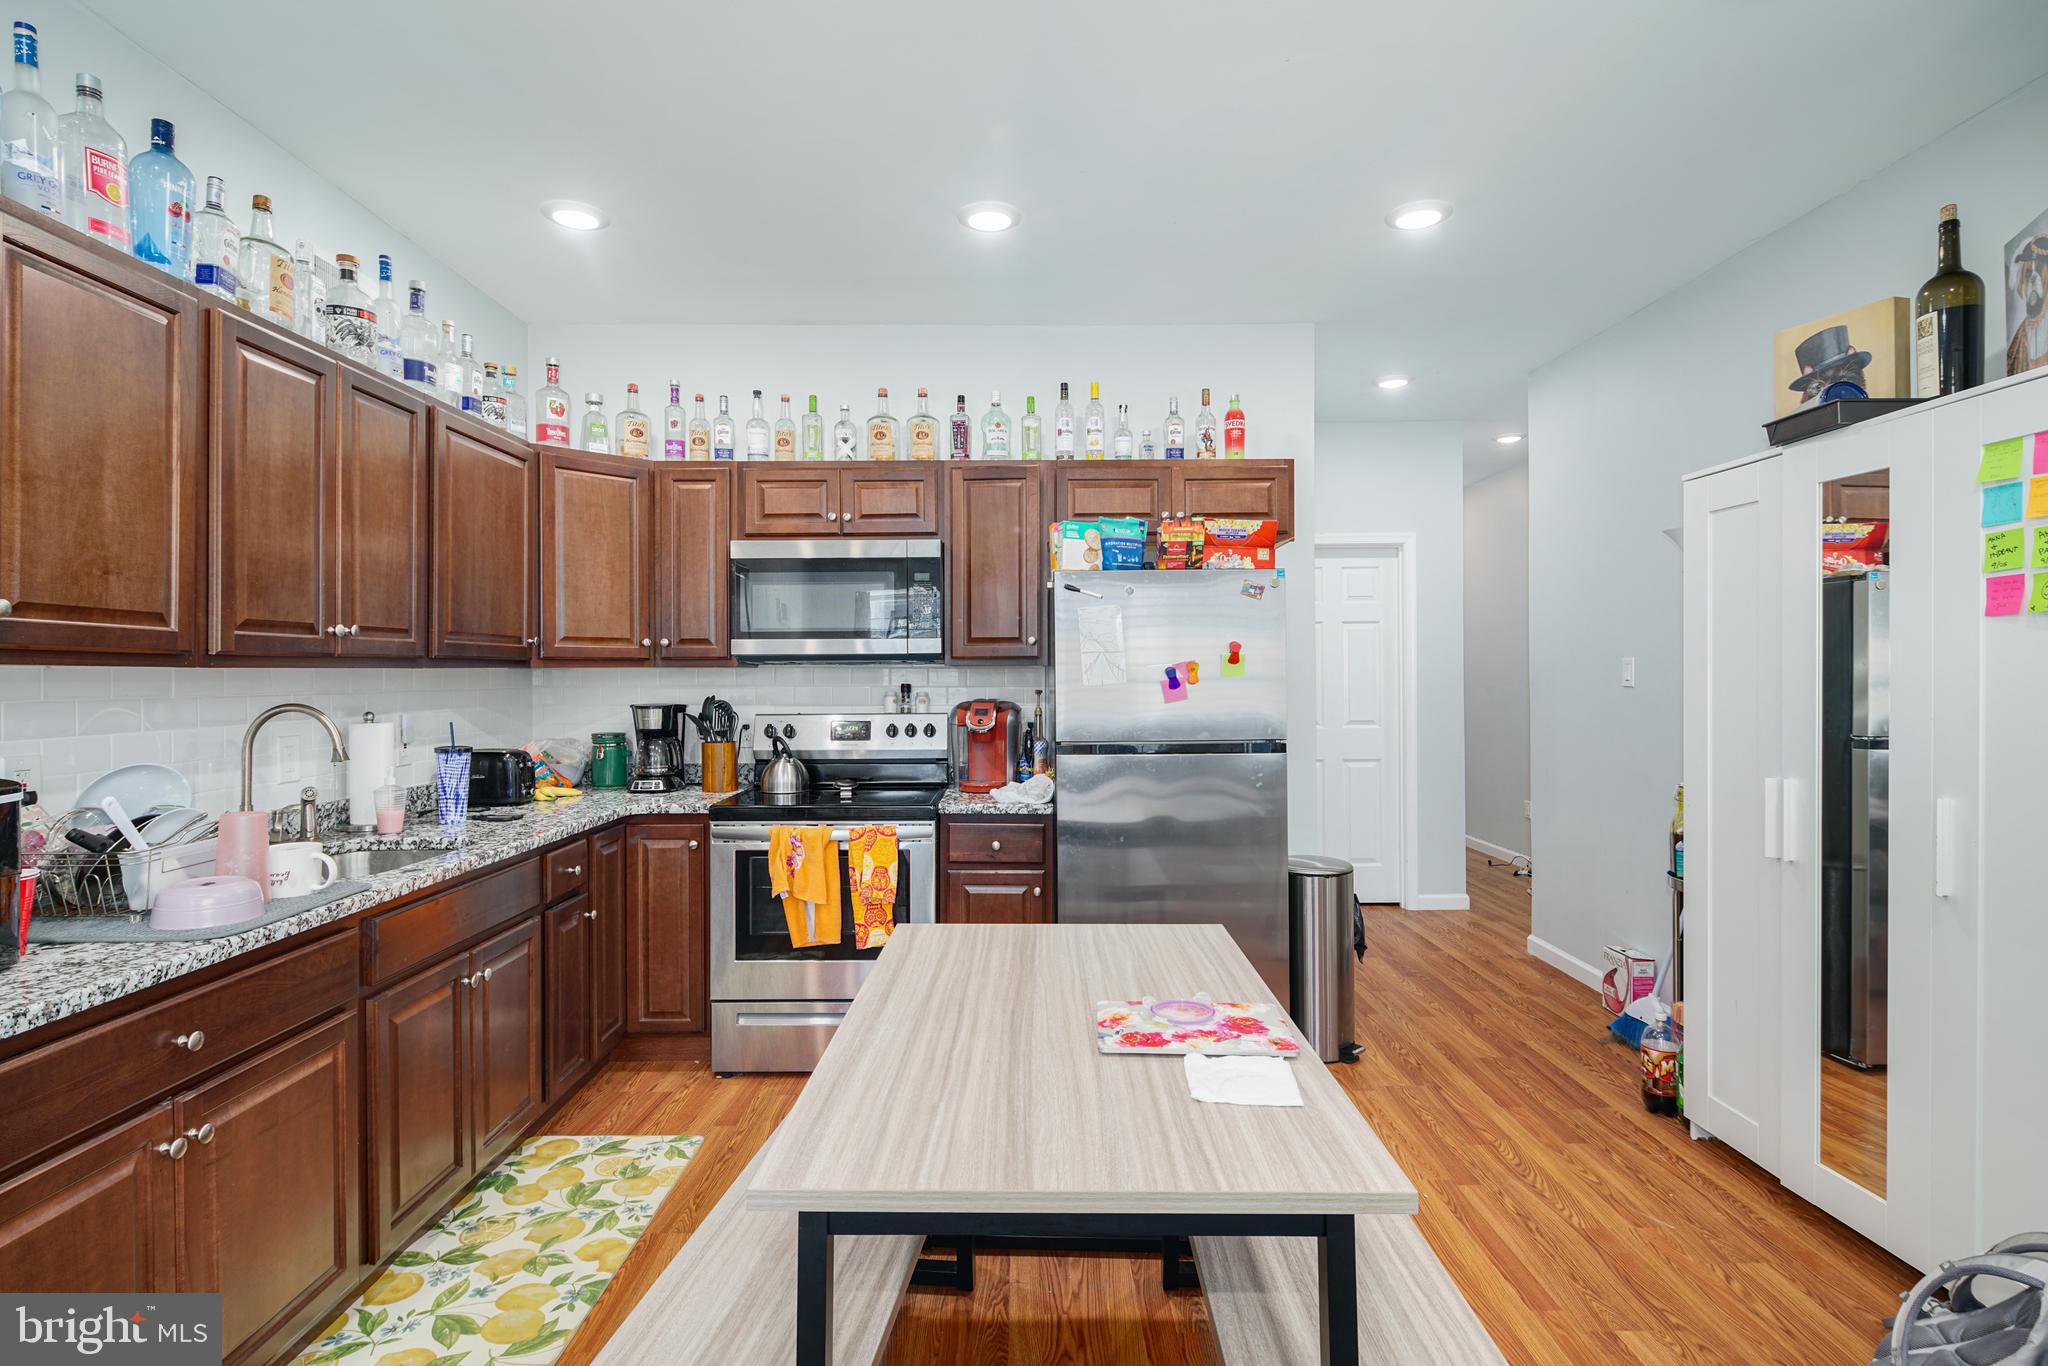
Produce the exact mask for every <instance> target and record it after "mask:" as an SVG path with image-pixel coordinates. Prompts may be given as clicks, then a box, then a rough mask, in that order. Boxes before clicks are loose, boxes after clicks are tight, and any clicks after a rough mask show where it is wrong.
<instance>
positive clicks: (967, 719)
mask: <svg viewBox="0 0 2048 1366" xmlns="http://www.w3.org/2000/svg"><path fill="white" fill-rule="evenodd" d="M1021 717H1022V713H1021V712H1019V711H1018V710H1017V704H1016V703H1015V702H992V701H988V700H986V699H983V700H981V701H976V702H962V703H960V704H959V705H958V706H956V707H954V708H953V743H952V747H951V748H952V759H953V781H954V782H956V783H958V784H959V785H960V790H961V791H962V792H993V791H995V790H996V789H997V788H999V787H1001V786H1003V785H1004V784H1005V783H1008V782H1009V781H1010V780H1011V779H1013V778H1015V777H1016V776H1017V755H1018V752H1019V749H1020V746H1021V745H1022V743H1023V739H1024V734H1023V731H1024V726H1023V722H1022V720H1021V719H1020V718H1021Z"/></svg>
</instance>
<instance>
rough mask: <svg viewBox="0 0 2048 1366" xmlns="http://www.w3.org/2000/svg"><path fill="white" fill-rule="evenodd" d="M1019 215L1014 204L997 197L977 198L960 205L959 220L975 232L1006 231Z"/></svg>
mask: <svg viewBox="0 0 2048 1366" xmlns="http://www.w3.org/2000/svg"><path fill="white" fill-rule="evenodd" d="M1021 217H1023V215H1022V214H1020V213H1018V212H1017V206H1016V205H1014V204H1005V203H1003V202H1002V201H1001V200H997V199H977V200H975V201H974V202H973V203H972V204H962V205H961V206H960V221H961V222H962V223H965V224H966V225H967V226H968V227H970V228H973V229H974V230H975V231H976V232H1008V231H1009V230H1010V229H1011V228H1014V227H1016V226H1017V220H1018V219H1019V218H1021Z"/></svg>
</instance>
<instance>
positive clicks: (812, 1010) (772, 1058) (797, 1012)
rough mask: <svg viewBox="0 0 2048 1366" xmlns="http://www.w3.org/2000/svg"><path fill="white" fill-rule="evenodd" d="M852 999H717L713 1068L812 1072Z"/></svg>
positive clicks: (714, 1004) (713, 1007)
mask: <svg viewBox="0 0 2048 1366" xmlns="http://www.w3.org/2000/svg"><path fill="white" fill-rule="evenodd" d="M852 1004H853V1002H851V1001H713V1002H712V1003H711V1070H712V1071H714V1072H808V1071H810V1070H811V1069H813V1068H814V1067H816V1066H817V1065H818V1059H820V1058H822V1057H824V1056H825V1046H826V1045H827V1044H829V1043H831V1042H832V1036H833V1035H834V1034H836V1033H838V1032H839V1022H840V1021H841V1020H842V1019H844V1018H845V1017H846V1011H847V1007H849V1006H851V1005H852Z"/></svg>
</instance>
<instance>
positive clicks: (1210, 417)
mask: <svg viewBox="0 0 2048 1366" xmlns="http://www.w3.org/2000/svg"><path fill="white" fill-rule="evenodd" d="M1221 454H1222V452H1221V451H1219V450H1217V449H1216V414H1214V413H1212V412H1210V411H1209V391H1208V390H1207V389H1204V390H1202V411H1201V412H1199V413H1196V414H1195V459H1197V460H1214V459H1216V458H1217V457H1218V456H1220V455H1221Z"/></svg>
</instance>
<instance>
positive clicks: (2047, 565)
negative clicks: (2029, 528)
mask: <svg viewBox="0 0 2048 1366" xmlns="http://www.w3.org/2000/svg"><path fill="white" fill-rule="evenodd" d="M2033 567H2034V568H2036V569H2048V526H2037V527H2035V528H2034V560H2033Z"/></svg>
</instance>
